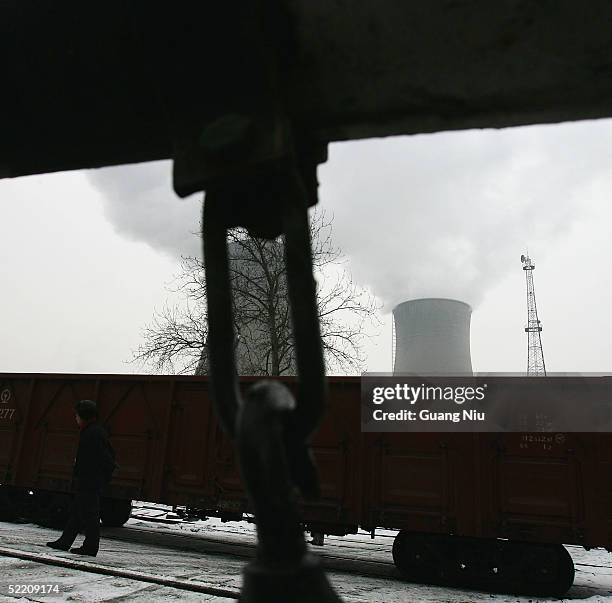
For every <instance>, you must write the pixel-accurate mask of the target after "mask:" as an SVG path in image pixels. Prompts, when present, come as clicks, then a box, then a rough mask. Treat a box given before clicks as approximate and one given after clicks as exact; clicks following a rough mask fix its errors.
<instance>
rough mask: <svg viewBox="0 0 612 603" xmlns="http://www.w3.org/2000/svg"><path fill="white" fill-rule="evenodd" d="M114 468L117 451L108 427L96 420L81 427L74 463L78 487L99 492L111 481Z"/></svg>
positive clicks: (81, 489) (82, 489)
mask: <svg viewBox="0 0 612 603" xmlns="http://www.w3.org/2000/svg"><path fill="white" fill-rule="evenodd" d="M114 469H115V453H114V451H113V448H112V446H111V445H110V442H109V441H108V434H107V432H106V429H104V427H103V426H102V425H100V424H99V423H97V422H96V421H93V422H91V423H89V424H87V425H85V426H84V427H83V428H82V429H81V437H80V438H79V447H78V449H77V456H76V461H75V463H74V477H75V478H76V481H77V483H76V489H77V490H79V491H84V490H97V491H98V492H99V491H100V490H102V488H104V486H106V484H107V483H108V482H109V481H110V479H111V477H112V474H113V470H114Z"/></svg>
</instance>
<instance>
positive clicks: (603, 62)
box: [0, 0, 612, 176]
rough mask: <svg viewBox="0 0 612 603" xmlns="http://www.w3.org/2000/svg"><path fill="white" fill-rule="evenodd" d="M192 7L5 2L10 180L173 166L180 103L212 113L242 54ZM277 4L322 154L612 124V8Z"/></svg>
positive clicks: (301, 111)
mask: <svg viewBox="0 0 612 603" xmlns="http://www.w3.org/2000/svg"><path fill="white" fill-rule="evenodd" d="M191 4H192V3H184V4H181V3H174V4H166V5H165V7H166V8H165V10H166V12H165V13H163V14H162V13H159V14H158V15H154V16H151V15H149V14H148V12H149V11H150V9H149V6H150V5H149V4H145V3H142V4H141V3H139V2H137V1H134V2H131V3H129V2H128V3H124V2H112V1H111V2H104V3H102V2H100V3H91V2H85V3H84V2H76V1H75V0H71V1H65V2H41V1H40V0H37V1H34V0H9V1H5V2H3V3H2V4H0V40H2V44H3V46H4V48H3V52H2V57H3V60H4V65H3V67H2V94H1V97H2V102H3V104H4V107H3V108H2V110H1V111H0V129H1V132H0V134H1V135H0V175H2V176H19V175H24V174H31V173H37V172H46V171H55V170H65V169H73V168H82V167H94V166H102V165H110V164H119V163H129V162H139V161H146V160H152V159H161V158H166V157H171V156H172V155H173V152H174V151H173V141H172V133H171V132H172V128H173V124H171V123H170V121H169V118H168V112H167V107H168V103H170V104H173V103H176V104H177V106H178V105H180V106H181V107H182V108H183V110H184V112H185V113H184V114H185V116H187V117H189V116H195V115H199V114H202V113H203V112H205V110H206V108H207V106H208V105H209V104H210V103H211V102H213V101H214V97H215V94H216V93H217V92H218V91H219V90H220V89H222V88H227V85H228V82H230V81H231V74H232V71H233V65H234V63H233V62H232V61H234V62H235V58H236V57H233V58H232V57H231V56H230V57H229V62H228V63H227V64H226V61H227V60H228V54H229V55H231V49H232V48H234V47H235V45H237V47H239V46H240V36H239V31H240V30H239V28H236V26H235V23H232V22H231V19H230V20H229V21H228V18H227V15H228V14H229V12H228V11H227V9H226V10H225V12H224V11H223V10H222V9H218V8H210V6H211V5H212V3H199V4H200V5H203V6H200V7H199V8H198V9H197V11H196V10H195V9H194V8H193V7H192V6H191ZM193 4H194V5H195V3H193ZM278 4H279V6H280V7H281V8H282V7H284V8H285V9H286V13H287V14H286V18H284V20H283V19H281V20H280V22H279V23H274V27H276V30H275V31H276V34H278V35H276V38H275V39H276V44H277V47H278V49H279V52H280V55H281V57H282V58H283V60H284V65H282V67H283V69H284V71H283V80H282V87H283V89H284V91H285V93H286V98H287V106H288V110H289V113H290V115H291V116H292V118H293V120H294V123H297V124H299V125H300V127H301V128H302V129H304V130H306V131H308V132H309V133H310V135H311V137H312V138H313V139H315V140H318V141H321V142H326V141H332V140H348V139H356V138H365V137H372V136H389V135H396V134H413V133H419V132H434V131H439V130H449V129H460V128H475V127H478V128H482V127H495V128H497V127H505V126H514V125H519V124H531V123H538V122H540V123H542V122H556V121H562V120H575V119H585V118H596V117H604V116H609V115H612V77H611V75H612V36H610V23H612V3H610V2H608V1H607V0H590V1H589V2H576V1H575V0H540V1H538V2H526V1H519V0H513V1H510V0H496V1H495V2H491V1H490V0H445V1H442V0H421V1H420V2H406V0H377V1H376V2H372V1H371V0H352V1H351V2H330V1H329V0H284V1H279V2H278ZM177 44H178V45H179V46H180V45H184V47H183V49H182V50H181V51H180V52H177V51H176V45H177ZM219 46H221V47H219ZM183 51H185V52H183ZM173 53H175V54H173ZM247 54H248V53H247ZM173 57H174V58H175V59H176V58H177V57H180V60H179V61H178V62H175V63H174V64H173V63H172V60H173ZM219 74H222V75H221V81H219ZM223 74H224V75H223ZM224 78H225V81H224ZM246 88H247V87H246V86H245V87H244V89H246ZM237 89H240V86H238V87H237ZM213 104H214V102H213Z"/></svg>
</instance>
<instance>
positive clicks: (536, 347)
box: [521, 255, 546, 377]
mask: <svg viewBox="0 0 612 603" xmlns="http://www.w3.org/2000/svg"><path fill="white" fill-rule="evenodd" d="M521 262H522V264H523V270H524V271H525V278H526V280H527V326H526V327H525V332H526V333H527V374H528V375H535V376H538V375H540V376H542V377H546V365H545V364H544V352H543V351H542V335H541V333H542V325H541V323H540V321H539V320H538V309H537V306H536V298H535V287H534V284H533V271H534V270H535V264H534V263H533V262H532V261H531V258H530V257H529V256H528V255H522V256H521Z"/></svg>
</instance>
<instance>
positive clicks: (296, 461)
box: [203, 170, 340, 603]
mask: <svg viewBox="0 0 612 603" xmlns="http://www.w3.org/2000/svg"><path fill="white" fill-rule="evenodd" d="M284 185H285V186H284V187H283V188H284V190H285V191H287V192H288V193H289V194H288V195H287V198H286V202H285V203H283V204H282V205H281V206H280V207H278V206H277V208H278V209H280V210H281V212H282V217H281V225H282V232H283V233H284V235H285V262H286V268H287V281H288V286H289V299H290V304H291V310H292V317H293V328H294V339H295V345H296V350H297V366H298V378H299V381H298V384H299V385H298V396H297V401H296V400H295V399H294V398H293V395H292V394H291V392H290V391H289V389H288V388H287V387H286V386H284V385H283V384H281V383H279V382H276V381H270V380H269V381H260V382H258V383H257V384H255V385H254V386H253V387H252V388H251V389H250V391H249V392H248V393H247V395H246V397H245V399H244V400H243V399H242V398H241V395H240V390H239V387H238V378H237V372H236V360H235V357H234V345H233V342H234V328H233V317H232V294H231V287H230V275H229V258H228V250H227V230H228V228H229V227H231V226H234V225H235V216H231V215H228V208H231V206H232V205H233V204H232V203H231V202H230V203H228V202H227V201H228V199H227V193H221V192H215V191H209V192H208V193H207V196H206V201H205V203H204V217H203V236H204V260H205V269H206V287H207V292H208V293H207V299H208V319H209V332H208V345H209V358H210V371H211V381H212V391H213V399H214V402H215V407H216V410H217V413H218V415H219V417H220V420H221V423H222V425H223V427H224V428H225V430H226V431H227V432H228V433H229V434H230V435H231V436H232V437H235V438H236V439H237V446H238V453H239V458H240V466H241V471H242V476H243V480H244V482H245V485H246V488H247V491H248V494H249V498H250V500H251V504H252V506H253V509H254V511H255V519H256V524H257V532H258V537H259V543H258V551H257V559H256V561H255V562H253V563H252V564H250V565H249V566H248V567H247V568H246V570H245V583H244V588H243V593H242V600H243V601H244V602H248V603H255V602H257V603H259V602H263V601H266V602H271V601H272V602H273V601H283V602H290V601H296V602H297V601H300V602H301V601H304V602H306V601H317V602H319V601H320V602H322V603H326V602H330V603H331V602H337V601H340V599H339V598H338V597H337V595H336V594H335V592H334V591H333V589H332V588H331V586H330V585H329V583H328V581H327V578H326V577H325V574H324V572H323V570H322V568H321V566H320V563H319V562H318V559H317V557H315V556H314V555H311V554H309V553H308V552H307V548H306V543H305V540H304V534H303V530H302V527H301V524H300V518H299V513H298V509H297V504H296V499H295V495H294V491H295V486H297V488H299V490H300V491H301V493H302V495H303V496H304V497H306V498H312V497H316V496H317V495H318V491H319V484H318V478H317V473H316V467H315V464H314V461H313V458H312V456H311V453H310V449H309V445H308V444H309V438H310V436H311V434H312V433H313V431H314V429H315V428H316V427H317V425H318V423H319V421H320V419H321V417H322V416H323V413H324V411H325V406H326V399H327V389H326V380H325V364H324V358H323V350H322V345H321V338H320V330H319V321H318V312H317V303H316V285H315V281H314V277H313V272H312V256H311V246H310V229H309V226H308V213H307V202H306V201H307V194H306V191H305V190H304V185H303V182H302V178H301V177H300V175H299V173H298V172H297V170H291V171H290V172H289V173H288V174H287V180H286V181H285V182H284ZM270 219H273V217H272V216H270ZM258 226H261V225H260V224H259V225H258ZM259 230H261V228H260V229H259ZM263 230H265V228H264V229H263ZM275 230H276V229H275V228H272V229H271V232H272V233H273V232H274V231H275Z"/></svg>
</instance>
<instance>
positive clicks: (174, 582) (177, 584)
mask: <svg viewBox="0 0 612 603" xmlns="http://www.w3.org/2000/svg"><path fill="white" fill-rule="evenodd" d="M0 555H3V556H5V557H13V558H16V559H22V560H24V561H33V562H35V563H41V564H45V565H53V566H56V567H64V568H67V569H73V570H79V571H82V572H89V573H92V574H101V575H104V576H112V577H114V578H127V579H129V580H136V581H138V582H147V583H150V584H159V585H161V586H166V587H169V588H176V589H179V590H183V591H190V592H197V593H202V594H207V595H214V596H217V597H226V598H229V599H238V598H239V597H240V591H238V590H235V589H227V588H218V587H214V586H210V585H207V584H205V583H203V582H198V581H194V580H180V579H177V578H173V577H170V576H158V575H154V574H148V573H146V572H138V571H133V570H127V569H121V568H114V567H109V566H107V565H102V564H99V563H92V562H87V561H80V560H73V559H66V558H64V557H57V556H54V555H48V554H45V553H32V552H29V551H21V550H19V549H14V548H9V547H0Z"/></svg>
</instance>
